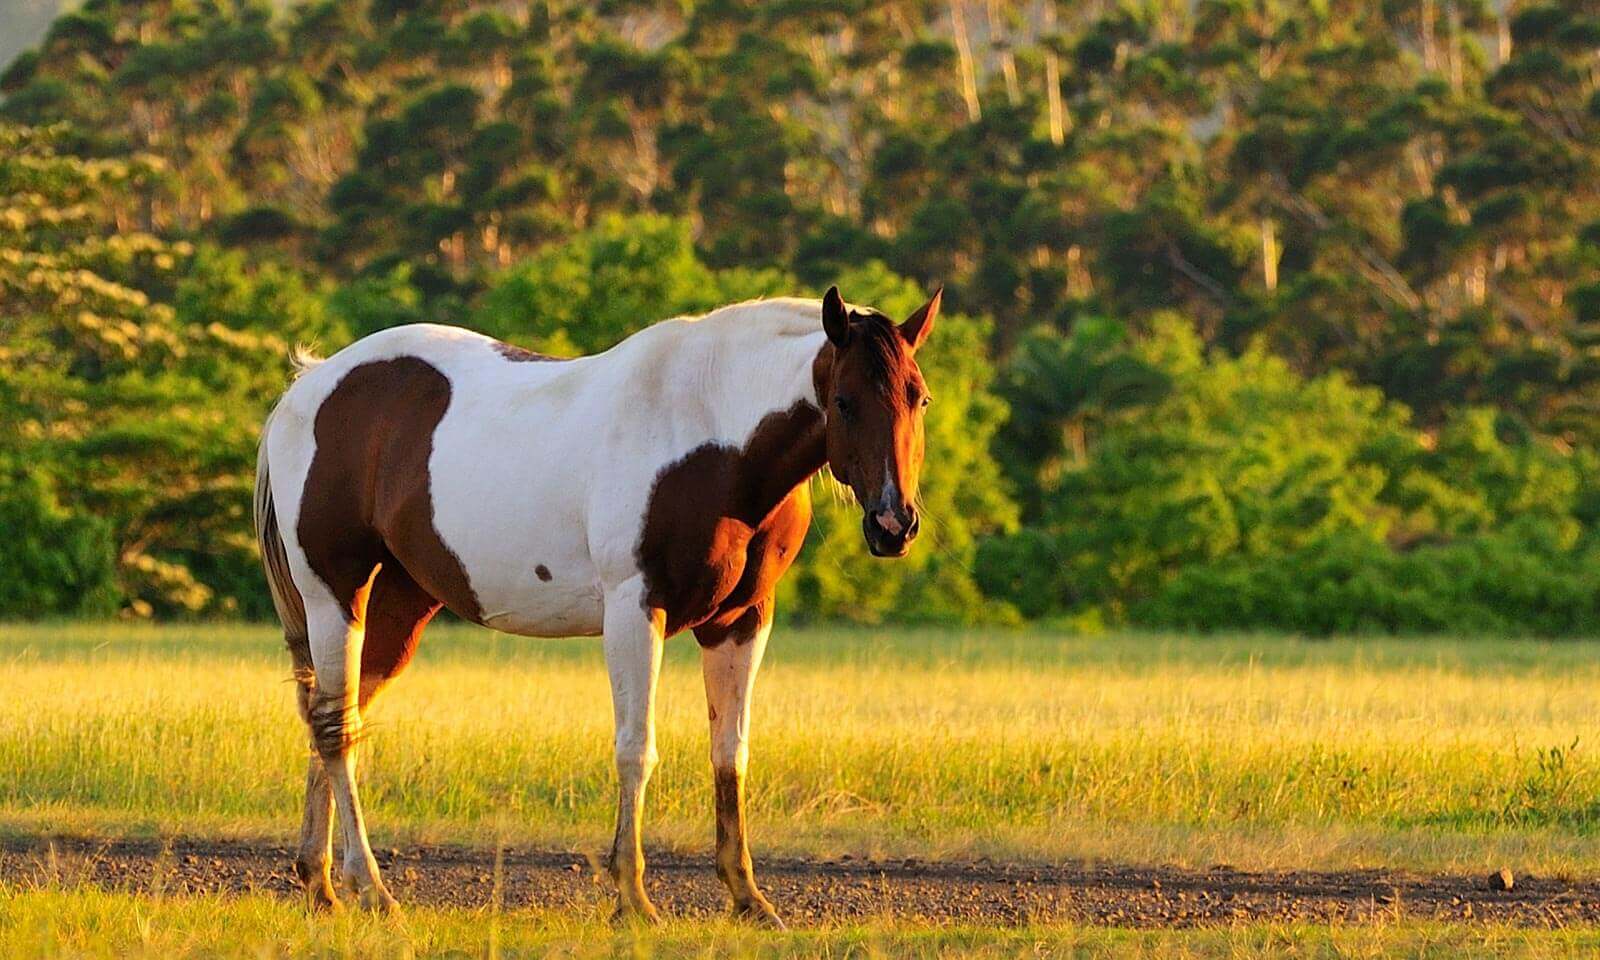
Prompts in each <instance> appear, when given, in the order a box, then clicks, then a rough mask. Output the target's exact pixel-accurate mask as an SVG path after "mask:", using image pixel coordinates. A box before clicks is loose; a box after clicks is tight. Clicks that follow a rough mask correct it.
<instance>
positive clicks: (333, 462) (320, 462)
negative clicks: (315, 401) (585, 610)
mask: <svg viewBox="0 0 1600 960" xmlns="http://www.w3.org/2000/svg"><path fill="white" fill-rule="evenodd" d="M449 406H450V380H449V378H447V377H446V376H445V375H444V374H443V373H440V372H439V371H438V370H437V369H436V368H434V367H433V365H431V364H429V363H427V362H425V361H423V360H420V359H418V358H416V357H396V358H395V359H393V360H379V361H374V362H372V363H364V364H361V365H360V366H357V367H355V368H353V369H352V370H350V371H349V372H348V373H346V374H345V375H344V379H342V380H340V381H339V384H338V386H336V387H334V389H333V392H332V393H330V394H328V397H327V399H325V400H323V402H322V406H321V407H320V408H319V409H318V410H317V417H316V423H315V425H314V426H315V435H316V453H315V455H314V456H313V458H312V461H311V469H310V471H309V472H308V473H307V475H306V488H305V492H304V494H303V495H302V497H301V502H300V519H299V523H298V525H297V526H296V530H295V532H296V534H297V536H298V538H299V541H300V545H301V547H302V549H304V550H305V553H306V561H307V562H308V563H309V564H310V566H311V570H312V572H313V573H315V574H316V575H317V577H318V578H319V579H321V580H322V582H323V583H325V584H327V586H328V588H329V589H330V590H331V591H333V595H334V596H335V597H336V598H337V599H338V600H339V602H340V603H341V604H342V605H343V606H344V607H345V610H346V616H347V617H348V618H350V619H352V620H353V619H355V618H357V617H360V616H361V615H362V610H360V609H358V600H360V599H361V597H360V594H361V592H362V588H363V587H365V586H366V584H367V582H368V581H369V579H370V578H371V577H372V571H373V568H374V567H376V566H377V565H378V564H380V563H384V564H386V565H387V563H388V562H389V561H398V565H399V566H400V567H402V568H403V573H404V574H406V575H407V577H409V578H410V579H411V581H412V582H413V583H414V584H415V585H416V587H417V588H418V589H419V590H421V591H422V592H423V593H424V594H426V595H427V596H428V597H430V598H432V599H433V600H435V601H437V602H443V603H444V605H446V606H448V607H449V608H450V609H451V610H454V611H455V612H456V613H458V614H460V615H461V616H463V617H465V618H467V619H468V620H472V621H474V622H478V621H480V620H481V619H482V610H481V609H480V608H479V606H478V597H477V594H476V593H474V592H473V589H472V584H471V582H470V581H469V580H468V578H467V573H466V571H465V570H464V569H463V568H462V566H461V561H460V559H459V558H458V557H457V556H456V555H455V553H454V552H453V551H452V550H451V549H450V547H449V546H447V545H446V544H445V542H444V540H443V539H442V538H441V537H440V536H439V531H438V529H437V528H435V527H434V525H433V500H432V495H431V491H430V480H429V476H428V459H429V457H430V456H431V455H432V453H433V432H434V429H435V428H436V427H438V425H439V421H440V420H441V419H443V418H444V414H445V411H446V410H447V409H448V408H449ZM406 656H408V657H409V654H406Z"/></svg>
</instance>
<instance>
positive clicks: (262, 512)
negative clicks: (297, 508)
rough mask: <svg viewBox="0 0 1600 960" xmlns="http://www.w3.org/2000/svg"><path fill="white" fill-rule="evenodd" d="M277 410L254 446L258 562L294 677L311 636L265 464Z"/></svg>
mask: <svg viewBox="0 0 1600 960" xmlns="http://www.w3.org/2000/svg"><path fill="white" fill-rule="evenodd" d="M277 413H278V411H277V409H276V408H274V409H273V411H272V413H270V414H268V415H267V421H266V423H264V424H262V426H261V445H260V446H259V447H258V448H257V449H256V497H255V521H256V542H257V543H259V544H260V545H261V565H262V567H264V568H265V569H266V571H267V589H268V590H270V591H271V593H272V605H273V607H274V608H276V609H277V611H278V619H279V620H280V621H281V622H282V623H283V638H284V640H285V642H287V643H288V645H289V654H290V656H292V657H293V658H294V670H295V674H296V676H297V677H304V676H306V675H308V674H309V672H310V670H311V639H310V635H309V631H308V630H307V629H306V604H305V599H304V598H303V597H301V596H300V589H299V588H298V587H296V586H295V585H294V578H293V577H291V576H290V575H289V555H288V554H287V553H286V552H285V551H284V549H283V534H282V532H281V531H280V530H279V529H278V508H277V505H276V504H274V503H273V501H272V473H271V468H270V467H269V466H268V464H267V436H268V434H270V433H271V432H272V418H273V417H275V416H277Z"/></svg>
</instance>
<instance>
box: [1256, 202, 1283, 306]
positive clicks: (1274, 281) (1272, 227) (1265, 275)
mask: <svg viewBox="0 0 1600 960" xmlns="http://www.w3.org/2000/svg"><path fill="white" fill-rule="evenodd" d="M1281 256H1282V251H1281V250H1279V249H1278V225H1277V224H1276V223H1274V222H1273V220H1272V218H1271V217H1262V218H1261V282H1262V283H1264V284H1266V287H1267V289H1268V290H1276V289H1278V260H1279V258H1280V257H1281Z"/></svg>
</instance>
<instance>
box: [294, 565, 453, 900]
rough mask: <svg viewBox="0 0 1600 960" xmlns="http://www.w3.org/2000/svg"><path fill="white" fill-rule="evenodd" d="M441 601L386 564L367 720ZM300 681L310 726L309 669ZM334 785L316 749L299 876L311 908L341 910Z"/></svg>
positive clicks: (374, 607) (371, 613) (377, 595)
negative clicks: (334, 871)
mask: <svg viewBox="0 0 1600 960" xmlns="http://www.w3.org/2000/svg"><path fill="white" fill-rule="evenodd" d="M438 610H439V603H438V602H437V601H436V600H434V599H433V598H432V597H430V596H429V595H428V594H427V593H425V592H424V591H423V590H422V588H421V587H419V586H417V584H416V582H415V581H413V580H412V579H411V577H410V576H408V575H407V574H406V572H405V571H404V569H403V568H401V567H400V565H399V564H398V563H395V562H393V561H389V562H386V563H385V565H384V566H383V567H382V569H380V570H379V571H378V575H377V577H376V578H375V579H374V580H373V583H372V589H371V591H370V593H369V595H368V597H367V608H366V619H365V624H364V626H365V630H364V636H363V642H362V645H361V686H360V710H361V716H362V718H363V720H364V719H365V716H366V711H367V708H368V707H369V706H370V705H371V703H372V701H373V699H374V698H375V697H376V696H377V695H378V693H379V691H381V690H382V689H383V688H384V687H385V686H387V685H388V683H389V682H390V681H391V680H393V679H394V678H395V677H396V676H398V675H399V673H400V671H401V670H403V669H405V666H406V664H407V663H409V662H410V660H411V655H412V654H413V653H415V652H416V649H417V642H418V640H420V639H421V637H422V629H423V627H425V626H427V624H428V621H429V620H431V619H433V615H434V614H435V613H436V612H438ZM296 673H297V676H296V679H297V680H298V681H299V682H300V711H301V717H302V718H303V719H305V720H306V722H307V723H308V724H309V723H310V707H311V703H312V698H313V697H314V696H315V693H314V690H315V687H314V684H313V674H312V671H311V666H310V665H309V664H307V665H306V666H305V667H304V668H303V669H299V670H297V671H296ZM332 847H333V787H332V785H331V784H330V783H329V781H328V775H327V770H326V768H325V766H324V764H323V760H322V757H321V756H320V755H319V753H318V752H316V751H313V753H312V755H311V758H310V761H309V762H308V763H307V765H306V803H305V816H304V817H303V819H302V821H301V826H300V850H299V854H298V856H297V857H296V858H295V874H296V875H297V876H298V877H299V879H300V883H301V885H302V886H303V887H304V888H305V890H306V896H307V898H308V899H309V900H310V902H311V905H312V906H313V907H337V906H338V899H337V897H336V895H335V893H334V889H333V883H332V878H331V876H330V874H331V870H330V864H331V862H332V858H333V849H332Z"/></svg>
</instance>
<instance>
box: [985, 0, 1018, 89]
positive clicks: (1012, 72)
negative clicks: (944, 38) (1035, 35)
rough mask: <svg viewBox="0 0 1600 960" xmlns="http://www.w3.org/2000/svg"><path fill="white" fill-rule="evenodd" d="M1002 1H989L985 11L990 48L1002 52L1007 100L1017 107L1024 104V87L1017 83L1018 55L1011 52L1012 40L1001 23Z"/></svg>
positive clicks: (1002, 69) (1001, 61)
mask: <svg viewBox="0 0 1600 960" xmlns="http://www.w3.org/2000/svg"><path fill="white" fill-rule="evenodd" d="M999 5H1000V0H989V2H988V3H987V4H986V5H985V7H984V9H985V11H986V12H987V14H988V18H989V46H990V47H991V48H993V49H995V50H998V51H999V52H1000V72H1001V74H1003V75H1004V76H1005V78H1006V100H1007V101H1009V102H1010V104H1011V105H1012V106H1013V107H1015V106H1018V105H1019V104H1021V103H1022V86H1021V84H1019V83H1018V82H1017V55H1016V54H1015V53H1013V52H1012V50H1011V38H1010V37H1008V36H1006V31H1005V27H1004V25H1003V24H1001V22H1000V10H999Z"/></svg>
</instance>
